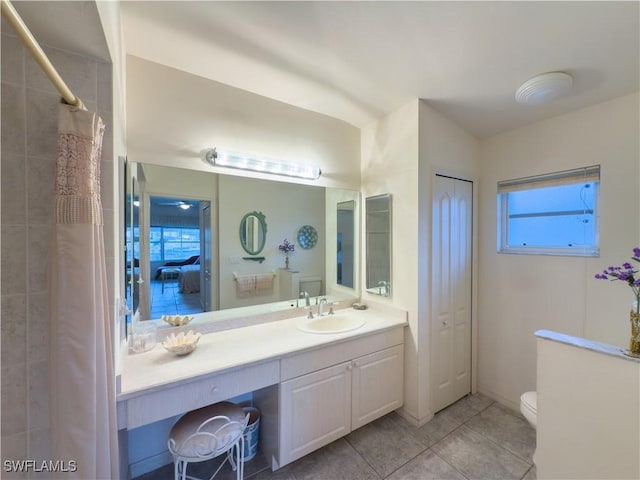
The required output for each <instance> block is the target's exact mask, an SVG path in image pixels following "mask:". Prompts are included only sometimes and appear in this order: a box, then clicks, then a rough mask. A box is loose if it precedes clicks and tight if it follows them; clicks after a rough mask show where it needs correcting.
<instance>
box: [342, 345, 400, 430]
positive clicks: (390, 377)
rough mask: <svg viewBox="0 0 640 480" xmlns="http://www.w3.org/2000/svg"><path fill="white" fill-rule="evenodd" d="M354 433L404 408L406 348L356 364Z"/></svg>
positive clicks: (352, 423) (393, 348)
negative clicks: (377, 419) (357, 429)
mask: <svg viewBox="0 0 640 480" xmlns="http://www.w3.org/2000/svg"><path fill="white" fill-rule="evenodd" d="M351 381H352V395H353V397H352V405H353V410H352V418H351V427H352V429H353V430H355V429H356V428H360V427H361V426H363V425H365V424H367V423H369V422H371V421H373V420H375V419H376V418H379V417H381V416H383V415H385V414H387V413H389V412H392V411H393V410H396V409H397V408H400V407H401V406H402V403H403V401H404V387H403V385H404V348H403V345H398V346H396V347H392V348H388V349H386V350H382V351H380V352H376V353H372V354H370V355H365V356H364V357H360V358H357V359H356V360H354V361H353V370H352V380H351Z"/></svg>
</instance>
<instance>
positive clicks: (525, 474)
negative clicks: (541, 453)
mask: <svg viewBox="0 0 640 480" xmlns="http://www.w3.org/2000/svg"><path fill="white" fill-rule="evenodd" d="M535 466H536V464H535V463H534V464H532V465H531V466H530V467H529V468H528V469H527V471H526V472H524V475H522V477H521V478H520V480H524V478H525V477H526V476H527V475H529V472H530V471H531V470H533V468H534V467H535Z"/></svg>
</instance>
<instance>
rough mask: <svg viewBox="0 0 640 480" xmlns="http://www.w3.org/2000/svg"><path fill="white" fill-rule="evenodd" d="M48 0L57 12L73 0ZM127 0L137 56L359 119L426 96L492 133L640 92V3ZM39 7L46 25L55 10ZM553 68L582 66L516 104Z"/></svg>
mask: <svg viewBox="0 0 640 480" xmlns="http://www.w3.org/2000/svg"><path fill="white" fill-rule="evenodd" d="M19 3H21V4H29V3H32V2H19ZM37 3H41V2H37ZM44 3H49V6H48V8H49V10H55V9H56V8H58V9H59V8H60V7H56V5H58V4H59V5H63V4H74V3H77V2H44ZM88 3H90V4H92V2H88ZM121 6H122V18H123V30H124V37H125V45H126V50H127V53H128V54H130V55H135V56H138V57H141V58H144V59H147V60H150V61H153V62H157V63H161V64H164V65H167V66H170V67H174V68H177V69H180V70H183V71H186V72H189V73H192V74H195V75H199V76H202V77H205V78H209V79H212V80H215V81H218V82H222V83H225V84H228V85H232V86H235V87H238V88H241V89H244V90H248V91H251V92H254V93H257V94H260V95H264V96H267V97H270V98H274V99H276V100H280V101H282V102H286V103H288V104H291V105H295V106H298V107H301V108H305V109H308V110H312V111H316V112H320V113H323V114H326V115H329V116H332V117H335V118H338V119H342V120H344V121H345V122H348V123H350V124H352V125H355V126H357V127H362V126H365V125H367V124H370V123H371V122H374V121H375V120H376V119H378V118H380V117H382V116H384V115H386V114H388V113H390V112H392V111H394V110H396V109H397V108H399V107H400V106H402V105H404V104H406V103H408V102H410V101H411V100H413V99H416V98H422V99H425V100H427V101H428V102H429V104H430V105H432V106H433V107H434V108H435V109H437V110H439V111H440V112H442V113H443V114H445V115H446V116H447V117H449V118H451V119H452V120H454V121H455V122H456V123H458V124H459V125H460V126H461V127H463V128H464V129H465V130H467V131H468V132H470V133H472V134H474V135H476V136H478V137H487V136H490V135H494V134H496V133H498V132H501V131H504V130H508V129H511V128H515V127H518V126H522V125H525V124H528V123H532V122H535V121H539V120H542V119H545V118H549V117H553V116H557V115H561V114H563V113H566V112H569V111H571V110H574V109H577V108H582V107H585V106H588V105H592V104H596V103H600V102H603V101H606V100H608V99H612V98H615V97H619V96H622V95H626V94H629V93H633V92H637V91H638V90H640V73H639V72H640V8H639V7H640V2H637V1H627V2H610V1H603V2H592V1H585V2H582V1H569V2H559V1H543V2H527V1H521V2H518V1H514V2H481V1H472V2H459V1H443V2H431V1H418V2H400V1H390V2H343V1H326V2H269V1H263V2H244V1H236V2H211V1H198V2H189V1H155V2H138V1H125V2H122V4H121ZM21 7H25V8H27V9H28V5H21ZM67 8H70V7H68V6H67ZM75 8H76V10H79V9H80V8H79V7H77V6H76V7H75ZM94 9H95V7H94ZM31 10H33V9H31ZM30 17H31V18H26V17H25V21H27V23H29V25H30V26H32V25H33V27H32V30H34V33H35V30H38V33H39V30H41V29H44V28H45V27H46V26H47V25H49V29H51V27H50V26H51V25H52V24H53V22H52V19H54V18H55V12H49V14H48V15H47V14H45V15H42V10H40V13H39V14H38V13H37V10H36V13H33V12H31V14H30ZM59 30H60V32H59V33H58V35H60V36H64V35H65V34H66V35H67V36H70V38H71V40H69V41H75V45H76V48H75V49H74V48H69V49H73V50H74V51H77V47H78V40H77V39H78V38H83V41H82V42H80V43H81V44H82V45H86V44H90V43H91V42H90V41H88V40H87V41H85V36H84V33H78V32H77V31H76V32H74V31H73V29H71V28H69V26H66V27H65V28H59ZM47 35H48V36H50V35H51V34H50V33H47ZM47 38H48V37H47ZM54 40H55V39H53V40H51V43H52V44H56V43H55V42H54ZM549 71H564V72H567V73H570V74H571V75H572V76H573V77H574V88H573V90H572V92H571V93H570V94H569V95H568V96H566V97H564V98H561V99H558V100H556V101H555V102H553V103H551V104H548V105H543V106H535V107H530V106H529V107H525V106H522V105H520V104H518V103H516V102H515V100H514V94H515V91H516V89H517V88H518V86H519V85H520V84H522V83H523V82H524V81H525V80H527V79H529V78H531V77H533V76H535V75H537V74H539V73H544V72H549Z"/></svg>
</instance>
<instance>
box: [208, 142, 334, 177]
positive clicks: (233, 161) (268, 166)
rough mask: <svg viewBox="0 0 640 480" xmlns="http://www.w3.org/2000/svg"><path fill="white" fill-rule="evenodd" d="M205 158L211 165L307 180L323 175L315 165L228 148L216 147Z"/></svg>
mask: <svg viewBox="0 0 640 480" xmlns="http://www.w3.org/2000/svg"><path fill="white" fill-rule="evenodd" d="M205 159H206V160H207V162H209V163H210V164H211V165H216V166H219V167H228V168H237V169H240V170H249V171H252V172H261V173H270V174H272V175H284V176H286V177H296V178H305V179H307V180H317V179H318V178H320V175H322V171H321V170H320V167H318V166H315V165H304V164H301V163H290V162H284V161H282V160H275V159H273V158H266V157H258V156H256V155H247V154H244V153H238V152H231V151H228V150H220V151H218V150H217V149H215V148H212V149H210V150H208V151H207V153H206V154H205Z"/></svg>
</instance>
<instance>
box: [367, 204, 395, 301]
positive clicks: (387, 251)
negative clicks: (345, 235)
mask: <svg viewBox="0 0 640 480" xmlns="http://www.w3.org/2000/svg"><path fill="white" fill-rule="evenodd" d="M365 209H366V249H367V253H366V258H367V274H366V277H367V283H366V289H367V292H369V293H373V294H375V295H381V296H385V297H388V296H390V295H391V195H389V194H384V195H377V196H375V197H367V199H366V202H365Z"/></svg>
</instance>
